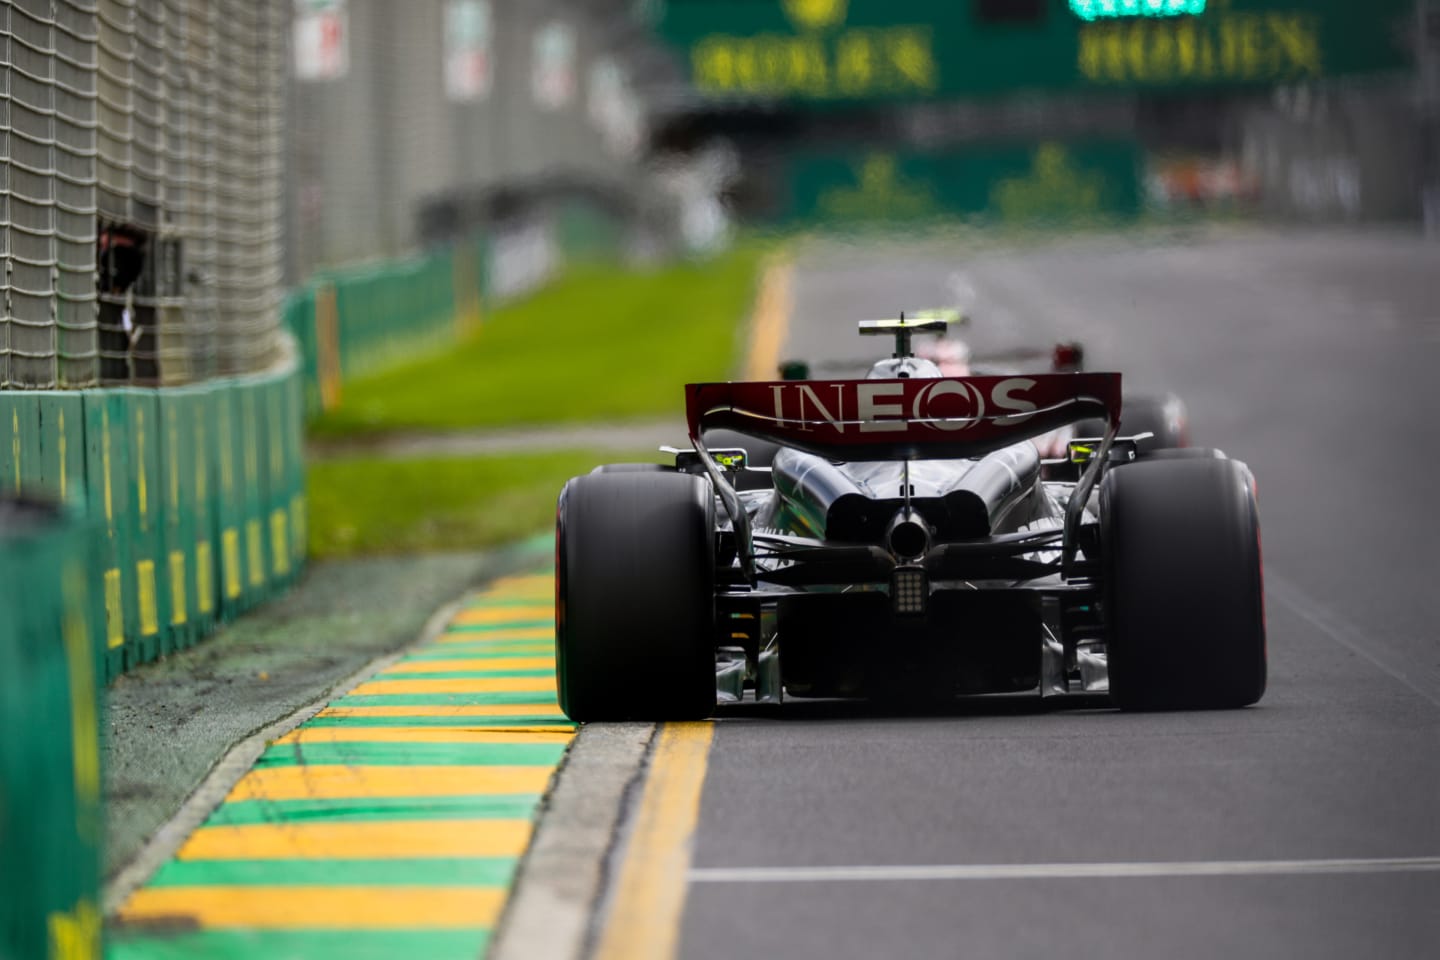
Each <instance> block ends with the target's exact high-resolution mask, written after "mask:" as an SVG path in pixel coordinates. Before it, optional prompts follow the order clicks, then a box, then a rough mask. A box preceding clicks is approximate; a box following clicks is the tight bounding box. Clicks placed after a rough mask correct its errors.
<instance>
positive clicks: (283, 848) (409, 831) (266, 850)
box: [176, 820, 530, 860]
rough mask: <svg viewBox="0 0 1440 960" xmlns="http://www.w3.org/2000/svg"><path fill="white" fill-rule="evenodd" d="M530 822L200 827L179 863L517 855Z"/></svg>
mask: <svg viewBox="0 0 1440 960" xmlns="http://www.w3.org/2000/svg"><path fill="white" fill-rule="evenodd" d="M529 842H530V821H529V820H373V821H364V822H359V823H347V822H341V823H335V822H325V821H320V822H315V823H295V822H290V823H247V824H241V825H238V826H228V827H201V828H200V829H199V830H196V831H195V832H194V833H192V834H191V835H190V839H189V840H186V841H185V845H184V846H182V847H181V848H180V851H179V853H177V854H176V857H178V858H179V859H181V860H304V859H317V860H319V859H324V860H393V859H398V858H415V857H518V856H519V855H520V854H522V853H524V852H525V845H526V844H528V843H529Z"/></svg>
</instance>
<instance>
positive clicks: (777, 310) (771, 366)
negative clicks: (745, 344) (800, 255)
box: [745, 259, 795, 380]
mask: <svg viewBox="0 0 1440 960" xmlns="http://www.w3.org/2000/svg"><path fill="white" fill-rule="evenodd" d="M794 275H795V268H794V264H793V263H791V261H790V260H789V259H780V260H775V261H773V262H772V263H771V264H770V265H769V266H768V267H766V268H765V275H764V276H763V277H761V279H760V292H759V294H757V295H756V297H755V312H754V313H753V314H752V315H751V318H750V352H749V354H748V356H747V357H746V360H745V379H746V380H774V379H775V378H776V377H777V376H779V374H778V372H777V368H778V367H779V366H780V350H781V348H782V347H784V346H785V335H786V329H787V327H789V325H790V311H791V308H792V305H793V302H794V300H793V296H792V289H791V287H792V283H791V281H792V280H793V279H794Z"/></svg>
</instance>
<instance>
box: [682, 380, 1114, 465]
mask: <svg viewBox="0 0 1440 960" xmlns="http://www.w3.org/2000/svg"><path fill="white" fill-rule="evenodd" d="M685 412H686V417H687V419H688V421H689V426H690V436H691V438H692V439H698V438H699V437H700V435H701V433H703V432H704V431H706V430H710V429H714V428H717V427H721V428H725V429H728V430H736V431H739V432H741V433H744V434H748V435H750V436H754V437H761V438H763V439H766V440H773V441H774V442H776V443H779V444H782V445H784V446H787V447H794V448H796V449H798V450H804V451H806V452H807V453H814V454H817V455H819V456H822V457H828V458H830V459H833V460H900V459H911V460H925V459H937V460H938V459H950V458H959V457H978V456H982V455H984V454H986V453H989V452H990V451H992V450H998V449H1000V448H1001V447H1004V446H1008V445H1009V444H1012V443H1018V442H1020V441H1021V440H1025V439H1028V438H1030V437H1036V436H1039V435H1040V434H1042V433H1047V432H1049V431H1051V430H1054V429H1055V428H1056V427H1060V426H1064V425H1065V424H1068V423H1073V422H1075V421H1076V420H1081V419H1085V418H1087V417H1103V418H1105V419H1106V420H1107V421H1109V423H1110V424H1111V425H1113V424H1115V423H1116V422H1118V420H1119V419H1120V374H1118V373H1060V374H1053V373H1052V374H1031V375H1029V376H1022V377H951V378H947V379H943V380H937V379H913V380H783V381H770V382H743V383H692V384H690V385H688V386H687V387H686V388H685Z"/></svg>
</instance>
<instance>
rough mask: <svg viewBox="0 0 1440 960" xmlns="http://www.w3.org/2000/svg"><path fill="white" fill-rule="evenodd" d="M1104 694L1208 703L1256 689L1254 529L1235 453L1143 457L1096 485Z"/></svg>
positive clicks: (1259, 664) (1259, 659) (1260, 676)
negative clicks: (1106, 673)
mask: <svg viewBox="0 0 1440 960" xmlns="http://www.w3.org/2000/svg"><path fill="white" fill-rule="evenodd" d="M1099 506H1100V530H1101V551H1102V557H1103V570H1104V581H1105V584H1104V613H1105V622H1106V646H1107V652H1108V660H1109V667H1110V697H1111V699H1112V700H1113V701H1114V702H1115V703H1116V705H1117V706H1119V707H1121V708H1122V709H1126V710H1168V709H1219V708H1228V707H1243V706H1247V705H1249V704H1252V703H1255V702H1256V701H1257V700H1259V699H1260V697H1261V696H1262V695H1263V694H1264V692H1265V682H1266V650H1265V608H1264V590H1263V584H1262V571H1261V559H1260V525H1259V519H1258V515H1257V512H1256V506H1255V487H1254V481H1253V479H1252V477H1251V475H1250V471H1249V470H1248V469H1247V468H1246V467H1245V465H1244V464H1242V463H1240V462H1238V461H1235V460H1226V459H1220V458H1217V457H1210V458H1204V457H1200V458H1183V459H1160V460H1149V461H1146V460H1142V461H1140V462H1137V463H1133V464H1129V465H1126V466H1124V467H1122V468H1120V469H1115V470H1110V471H1108V472H1107V473H1106V475H1105V479H1104V482H1103V483H1102V484H1101V488H1100V505H1099Z"/></svg>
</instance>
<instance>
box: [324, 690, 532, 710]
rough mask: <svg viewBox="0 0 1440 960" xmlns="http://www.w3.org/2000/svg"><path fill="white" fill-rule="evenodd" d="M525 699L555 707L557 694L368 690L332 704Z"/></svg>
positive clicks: (448, 703) (451, 703)
mask: <svg viewBox="0 0 1440 960" xmlns="http://www.w3.org/2000/svg"><path fill="white" fill-rule="evenodd" d="M501 703H522V704H529V705H531V706H536V707H553V706H554V705H555V698H554V697H553V696H551V695H548V694H544V693H538V692H537V693H525V692H523V691H520V692H516V691H508V690H502V691H499V692H497V693H366V694H351V695H350V696H348V697H341V698H340V699H339V700H332V701H331V702H330V706H332V707H478V706H484V705H486V704H501Z"/></svg>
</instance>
